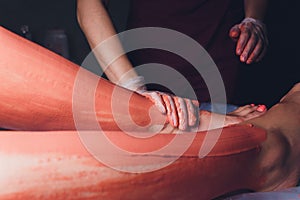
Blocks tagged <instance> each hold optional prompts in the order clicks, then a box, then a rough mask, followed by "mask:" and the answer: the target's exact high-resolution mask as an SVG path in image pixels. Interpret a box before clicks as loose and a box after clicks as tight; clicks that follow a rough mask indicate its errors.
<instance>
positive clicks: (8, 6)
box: [0, 0, 300, 107]
mask: <svg viewBox="0 0 300 200" xmlns="http://www.w3.org/2000/svg"><path fill="white" fill-rule="evenodd" d="M128 1H129V0H110V5H109V11H110V14H111V16H112V18H113V21H114V23H115V26H116V28H117V30H118V31H122V30H123V29H124V27H125V22H126V10H127V8H128ZM299 2H300V1H299V0H285V1H282V0H270V7H269V10H268V13H267V17H266V24H267V27H268V34H269V40H270V47H269V51H268V54H267V56H266V57H265V59H264V60H263V61H262V62H261V63H259V64H255V65H248V66H244V67H243V68H242V69H241V75H240V80H239V81H240V83H239V89H238V93H237V96H236V98H235V99H236V102H235V103H236V104H245V103H257V104H266V105H267V106H268V107H269V106H271V105H273V104H274V103H276V102H277V101H278V100H279V99H280V97H282V95H284V94H285V93H286V92H287V91H288V90H289V89H290V88H291V87H292V85H293V84H294V83H296V82H299V81H300V73H299V72H300V61H299V60H300V50H299V46H300V39H299V38H300V31H299V27H298V26H299V25H300V23H299V19H300V14H299V9H300V6H299V4H300V3H299ZM76 19H77V18H76V1H75V0H52V1H43V0H1V1H0V25H1V26H3V27H5V28H7V29H9V30H11V31H13V32H15V33H18V34H21V31H20V27H21V26H22V25H28V27H29V29H30V33H31V34H32V40H33V41H34V42H36V43H38V44H41V45H45V44H44V43H45V42H44V40H45V33H46V31H47V30H51V29H63V30H65V32H66V35H67V37H68V46H69V54H70V55H69V57H68V59H69V60H71V61H73V62H75V63H76V64H79V65H80V64H81V63H82V62H83V60H84V59H85V57H86V56H87V55H88V54H89V52H90V49H89V46H88V44H87V41H86V39H85V37H84V35H83V33H82V32H81V30H80V28H79V26H78V24H77V20H76ZM0 45H1V44H0Z"/></svg>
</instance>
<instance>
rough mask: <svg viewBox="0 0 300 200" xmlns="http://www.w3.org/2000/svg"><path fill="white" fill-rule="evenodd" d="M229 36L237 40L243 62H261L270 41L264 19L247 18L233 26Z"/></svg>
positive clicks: (237, 49) (238, 52)
mask: <svg viewBox="0 0 300 200" xmlns="http://www.w3.org/2000/svg"><path fill="white" fill-rule="evenodd" d="M229 36H230V37H231V38H232V39H234V40H235V41H237V45H236V54H237V55H238V56H240V60H241V62H245V63H247V64H251V63H253V62H259V61H260V60H262V58H263V57H264V56H265V54H266V51H267V47H268V44H269V42H268V37H267V29H266V26H265V24H264V23H263V22H262V21H260V20H257V19H253V18H245V19H244V20H243V21H242V22H241V23H240V24H237V25H235V26H233V27H232V28H231V30H230V32H229Z"/></svg>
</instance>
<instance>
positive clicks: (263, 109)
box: [256, 105, 267, 112]
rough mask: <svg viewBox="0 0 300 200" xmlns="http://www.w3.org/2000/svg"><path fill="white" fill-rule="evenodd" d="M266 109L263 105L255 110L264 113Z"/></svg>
mask: <svg viewBox="0 0 300 200" xmlns="http://www.w3.org/2000/svg"><path fill="white" fill-rule="evenodd" d="M266 109H267V107H266V106H265V105H259V106H258V108H257V109H256V110H257V111H258V112H264V111H265V110H266Z"/></svg>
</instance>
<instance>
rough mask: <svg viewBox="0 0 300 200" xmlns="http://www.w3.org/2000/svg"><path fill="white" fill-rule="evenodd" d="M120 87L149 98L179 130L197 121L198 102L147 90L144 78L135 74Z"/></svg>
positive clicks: (196, 123)
mask: <svg viewBox="0 0 300 200" xmlns="http://www.w3.org/2000/svg"><path fill="white" fill-rule="evenodd" d="M121 86H122V87H125V88H127V89H130V90H133V91H135V92H137V93H139V94H141V95H143V96H145V97H146V98H148V99H150V100H151V101H152V102H153V103H154V104H155V105H156V107H157V108H158V110H159V111H160V112H161V113H162V114H165V115H167V118H168V121H169V122H170V124H171V125H172V126H174V127H176V128H179V129H180V130H188V129H189V128H190V127H195V126H197V125H198V122H199V103H198V101H192V100H190V99H186V98H181V97H177V96H173V95H170V94H166V93H163V92H158V91H147V90H146V87H145V84H144V78H143V77H142V76H137V77H135V78H132V79H129V80H128V81H126V82H125V83H123V84H121Z"/></svg>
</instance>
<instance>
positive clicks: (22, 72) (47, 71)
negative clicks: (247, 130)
mask: <svg viewBox="0 0 300 200" xmlns="http://www.w3.org/2000/svg"><path fill="white" fill-rule="evenodd" d="M0 42H1V45H0V60H1V62H0V77H1V81H2V84H1V85H0V89H1V94H0V100H1V101H0V108H1V112H0V127H2V128H7V129H16V130H74V129H76V128H77V129H98V123H99V124H100V125H101V128H102V129H105V130H120V129H122V130H134V131H139V130H142V131H147V130H149V129H151V130H152V129H155V127H157V125H160V126H163V125H165V126H166V127H165V128H166V130H168V131H170V132H177V130H175V129H174V128H172V127H169V126H168V125H166V123H167V120H166V116H164V115H162V114H160V112H159V111H158V110H157V109H156V108H155V107H154V106H153V103H152V102H151V101H149V100H147V99H145V98H143V97H142V96H140V95H138V94H132V93H131V92H130V91H128V90H125V89H123V88H120V87H117V86H115V85H113V84H112V83H110V82H108V81H106V80H104V79H101V78H99V77H97V76H96V75H94V74H92V73H89V72H88V71H86V70H84V69H81V68H79V67H78V66H77V65H75V64H73V63H71V62H69V61H68V60H66V59H64V58H63V57H61V56H58V55H56V54H54V53H52V52H50V51H48V50H46V49H44V48H43V47H41V46H38V45H36V44H34V43H32V42H30V41H27V40H25V39H23V38H21V37H19V36H17V35H15V34H13V33H11V32H9V31H7V30H5V29H4V28H0ZM150 114H151V118H150V117H149V115H150ZM202 114H203V116H202V117H201V120H200V127H199V128H200V130H205V129H207V128H208V127H209V123H210V120H211V114H210V113H208V112H201V113H200V115H202ZM216 116H217V117H214V118H213V119H214V120H215V121H214V124H213V126H211V128H218V127H222V126H224V125H229V124H235V123H238V122H241V121H243V120H245V119H247V118H245V117H241V116H238V117H234V116H226V117H225V116H222V115H216ZM254 116H255V115H253V113H252V117H254ZM218 120H219V121H218ZM222 120H225V122H224V124H223V123H222V122H223V121H222ZM220 121H221V122H220ZM136 124H138V125H140V126H145V128H139V127H137V126H136ZM153 127H154V128H153ZM196 128H197V127H195V129H196ZM165 132H166V131H165Z"/></svg>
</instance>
